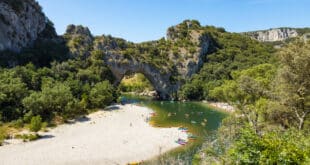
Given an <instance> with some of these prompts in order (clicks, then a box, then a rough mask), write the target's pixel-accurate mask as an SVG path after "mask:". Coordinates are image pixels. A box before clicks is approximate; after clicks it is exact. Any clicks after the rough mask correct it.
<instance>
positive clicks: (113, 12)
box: [37, 0, 310, 42]
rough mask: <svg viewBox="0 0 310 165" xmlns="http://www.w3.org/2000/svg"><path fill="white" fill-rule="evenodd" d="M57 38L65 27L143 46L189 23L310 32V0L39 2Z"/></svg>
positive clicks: (70, 0)
mask: <svg viewBox="0 0 310 165" xmlns="http://www.w3.org/2000/svg"><path fill="white" fill-rule="evenodd" d="M37 1H38V2H39V3H40V4H41V6H42V7H43V11H44V12H45V14H46V15H47V16H48V17H49V18H50V19H51V20H52V22H54V24H55V27H56V30H57V32H58V34H63V33H64V32H65V29H66V27H67V25H69V24H77V25H84V26H87V27H89V29H90V30H91V32H92V33H93V34H94V35H101V34H111V35H112V36H115V37H121V38H124V39H126V40H129V41H134V42H142V41H148V40H156V39H159V38H161V37H164V36H165V34H166V30H167V28H168V27H170V26H172V25H175V24H178V23H180V22H182V21H183V20H185V19H196V20H199V21H200V23H201V24H202V25H214V26H218V27H224V28H225V29H226V30H227V31H231V32H243V31H252V30H259V29H268V28H273V27H310V9H309V6H310V0H37Z"/></svg>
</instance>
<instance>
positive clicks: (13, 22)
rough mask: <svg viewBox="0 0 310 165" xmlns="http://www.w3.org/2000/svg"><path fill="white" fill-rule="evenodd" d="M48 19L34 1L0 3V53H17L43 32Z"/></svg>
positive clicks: (17, 0) (14, 0)
mask: <svg viewBox="0 0 310 165" xmlns="http://www.w3.org/2000/svg"><path fill="white" fill-rule="evenodd" d="M47 23H48V19H47V18H46V17H45V15H44V13H43V12H42V9H41V7H40V5H39V4H38V3H37V2H36V1H35V0H1V1H0V51H3V50H11V51H14V52H19V51H20V50H21V49H22V48H24V47H27V46H30V45H31V44H32V43H33V42H34V41H35V40H36V39H37V38H38V36H39V35H40V33H41V32H43V31H44V29H45V28H46V25H47Z"/></svg>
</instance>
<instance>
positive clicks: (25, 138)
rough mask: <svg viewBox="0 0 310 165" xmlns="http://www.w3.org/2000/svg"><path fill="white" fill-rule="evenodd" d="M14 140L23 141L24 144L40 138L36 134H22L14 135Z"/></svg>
mask: <svg viewBox="0 0 310 165" xmlns="http://www.w3.org/2000/svg"><path fill="white" fill-rule="evenodd" d="M14 138H16V139H23V141H24V142H27V141H34V140H37V139H39V138H40V136H39V135H38V134H22V135H15V137H14Z"/></svg>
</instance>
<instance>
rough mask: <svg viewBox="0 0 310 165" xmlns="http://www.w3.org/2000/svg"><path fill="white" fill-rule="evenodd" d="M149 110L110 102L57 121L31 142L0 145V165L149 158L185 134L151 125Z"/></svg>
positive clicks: (58, 164) (91, 163)
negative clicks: (78, 116) (68, 121)
mask: <svg viewBox="0 0 310 165" xmlns="http://www.w3.org/2000/svg"><path fill="white" fill-rule="evenodd" d="M151 112H152V111H151V110H150V109H148V108H146V107H140V106H136V105H131V104H128V105H124V106H123V105H114V106H111V107H109V111H98V112H95V113H93V114H90V115H88V116H87V118H84V119H81V120H79V121H77V122H75V123H72V124H64V125H60V126H58V127H56V128H54V129H52V130H50V131H49V132H46V133H41V135H43V138H42V139H40V140H37V141H33V142H27V143H19V144H10V145H5V146H1V147H0V164H1V165H2V164H3V165H42V164H44V165H71V164H74V165H75V164H77V165H79V164H81V165H82V164H83V165H88V164H89V165H96V164H98V165H99V164H100V165H102V164H106V165H113V164H120V165H123V164H126V163H128V162H135V161H142V160H147V159H150V158H153V157H155V156H157V155H159V153H164V152H166V151H169V150H171V149H173V148H176V147H179V146H180V145H179V144H177V143H175V141H176V140H177V139H178V138H182V139H186V138H187V135H186V133H184V132H181V131H180V130H178V128H154V127H152V126H150V125H149V124H148V123H147V122H146V118H147V117H148V116H150V113H151Z"/></svg>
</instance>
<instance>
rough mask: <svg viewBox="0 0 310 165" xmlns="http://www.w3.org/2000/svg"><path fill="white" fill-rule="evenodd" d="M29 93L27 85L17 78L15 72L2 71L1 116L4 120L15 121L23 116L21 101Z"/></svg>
mask: <svg viewBox="0 0 310 165" xmlns="http://www.w3.org/2000/svg"><path fill="white" fill-rule="evenodd" d="M28 93H29V92H28V89H27V87H26V84H25V83H23V82H22V80H21V79H20V78H18V77H15V76H14V72H12V71H11V70H3V71H0V114H2V119H3V120H5V121H10V120H14V119H17V118H18V117H20V116H21V115H22V114H23V112H22V111H21V109H22V105H21V100H22V99H23V98H24V97H26V96H27V95H28Z"/></svg>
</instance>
